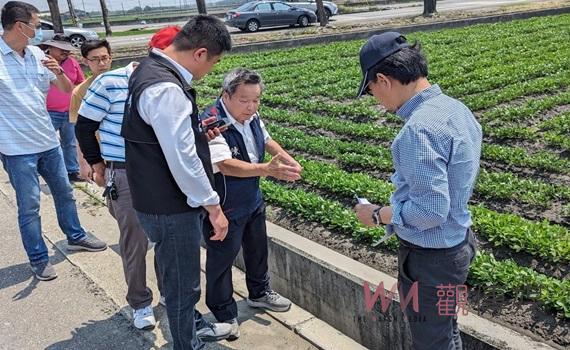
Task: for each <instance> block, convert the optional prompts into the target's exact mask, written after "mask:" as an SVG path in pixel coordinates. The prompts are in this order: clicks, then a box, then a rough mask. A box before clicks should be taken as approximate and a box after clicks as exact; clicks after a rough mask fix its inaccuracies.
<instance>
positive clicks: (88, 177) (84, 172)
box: [79, 158, 93, 183]
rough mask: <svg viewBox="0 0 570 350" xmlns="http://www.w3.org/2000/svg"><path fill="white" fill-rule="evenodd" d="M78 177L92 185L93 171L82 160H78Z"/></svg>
mask: <svg viewBox="0 0 570 350" xmlns="http://www.w3.org/2000/svg"><path fill="white" fill-rule="evenodd" d="M79 175H80V176H81V177H82V178H83V179H85V181H87V182H89V183H93V169H91V165H89V163H87V161H86V160H85V159H83V158H80V159H79Z"/></svg>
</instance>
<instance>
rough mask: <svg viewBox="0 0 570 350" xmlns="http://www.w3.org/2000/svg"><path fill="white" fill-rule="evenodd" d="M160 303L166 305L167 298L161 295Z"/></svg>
mask: <svg viewBox="0 0 570 350" xmlns="http://www.w3.org/2000/svg"><path fill="white" fill-rule="evenodd" d="M158 303H159V304H160V305H162V306H164V307H166V298H165V297H164V296H162V295H161V296H160V299H158Z"/></svg>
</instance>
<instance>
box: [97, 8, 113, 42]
mask: <svg viewBox="0 0 570 350" xmlns="http://www.w3.org/2000/svg"><path fill="white" fill-rule="evenodd" d="M99 2H100V3H101V14H102V16H103V24H105V34H106V35H107V36H112V35H113V31H112V30H111V23H109V10H108V9H107V3H106V2H105V0H99Z"/></svg>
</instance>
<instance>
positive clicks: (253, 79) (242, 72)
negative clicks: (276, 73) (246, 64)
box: [222, 68, 265, 96]
mask: <svg viewBox="0 0 570 350" xmlns="http://www.w3.org/2000/svg"><path fill="white" fill-rule="evenodd" d="M241 84H252V85H259V86H260V87H261V91H263V90H265V85H264V84H263V80H261V75H259V73H257V72H256V71H254V70H249V69H245V68H236V69H234V70H232V71H230V72H229V73H228V74H226V76H225V77H224V82H223V83H222V90H223V92H226V93H227V94H228V95H230V96H232V95H233V94H235V92H236V90H237V88H238V86H240V85H241Z"/></svg>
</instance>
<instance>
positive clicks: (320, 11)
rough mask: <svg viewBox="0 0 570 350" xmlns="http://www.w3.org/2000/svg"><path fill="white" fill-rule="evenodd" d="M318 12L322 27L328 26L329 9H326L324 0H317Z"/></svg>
mask: <svg viewBox="0 0 570 350" xmlns="http://www.w3.org/2000/svg"><path fill="white" fill-rule="evenodd" d="M317 14H318V19H319V23H320V24H321V27H324V26H326V25H327V23H328V22H329V19H328V18H327V11H326V10H325V5H323V0H317Z"/></svg>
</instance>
